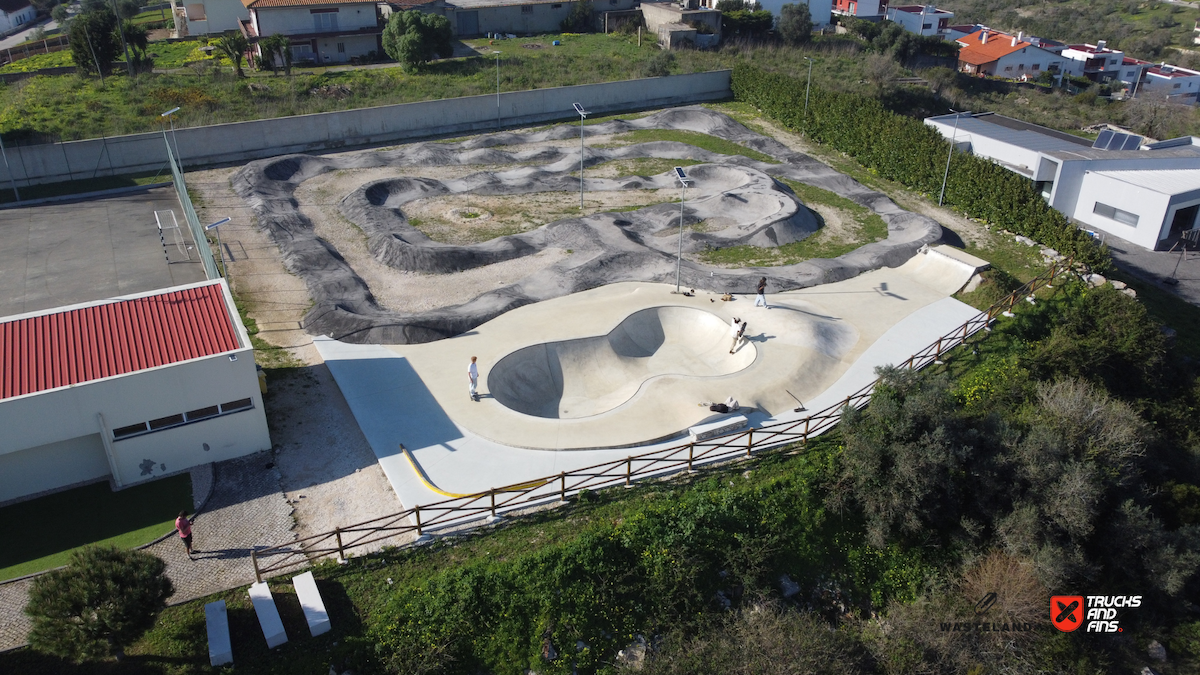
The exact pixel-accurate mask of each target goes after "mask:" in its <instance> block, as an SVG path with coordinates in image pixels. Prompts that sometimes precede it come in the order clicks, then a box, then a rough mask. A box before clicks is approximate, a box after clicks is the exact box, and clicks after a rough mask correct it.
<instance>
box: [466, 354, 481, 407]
mask: <svg viewBox="0 0 1200 675" xmlns="http://www.w3.org/2000/svg"><path fill="white" fill-rule="evenodd" d="M475 359H476V357H474V356H472V357H471V365H469V366H467V380H468V381H469V382H470V383H471V384H470V386H469V387H468V388H467V391H468V392H469V393H470V394H471V400H472V401H478V400H479V394H477V393H476V387H478V386H479V366H477V365H475Z"/></svg>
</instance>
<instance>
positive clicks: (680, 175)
mask: <svg viewBox="0 0 1200 675" xmlns="http://www.w3.org/2000/svg"><path fill="white" fill-rule="evenodd" d="M675 177H676V178H677V179H678V180H679V255H678V257H677V258H676V259H675V294H676V295H679V270H680V268H681V267H683V205H684V204H685V203H686V202H687V184H688V180H689V179H688V177H687V174H685V173H684V172H683V169H682V168H681V167H678V166H677V167H675Z"/></svg>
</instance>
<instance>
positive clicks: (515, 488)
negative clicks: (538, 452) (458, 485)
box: [400, 443, 550, 499]
mask: <svg viewBox="0 0 1200 675" xmlns="http://www.w3.org/2000/svg"><path fill="white" fill-rule="evenodd" d="M400 452H402V453H404V458H405V459H407V460H408V465H409V466H411V467H412V470H413V473H415V474H417V478H419V479H421V483H422V484H423V485H424V486H425V487H426V488H428V489H429V491H430V492H435V493H437V494H439V495H441V496H443V497H450V498H452V499H458V498H461V497H478V496H480V495H485V494H487V492H470V493H459V492H446V491H445V490H443V489H441V488H439V487H438V486H436V485H434V484H433V483H432V482H431V481H430V480H429V477H428V476H426V475H425V470H424V469H422V468H421V465H420V464H417V458H416V457H413V456H412V452H410V451H409V449H408V448H406V447H404V444H403V443H401V444H400ZM549 482H550V479H543V480H532V481H529V482H528V483H517V484H516V485H506V486H505V487H502V488H496V492H520V491H521V490H529V489H532V488H539V487H541V486H543V485H545V484H546V483H549Z"/></svg>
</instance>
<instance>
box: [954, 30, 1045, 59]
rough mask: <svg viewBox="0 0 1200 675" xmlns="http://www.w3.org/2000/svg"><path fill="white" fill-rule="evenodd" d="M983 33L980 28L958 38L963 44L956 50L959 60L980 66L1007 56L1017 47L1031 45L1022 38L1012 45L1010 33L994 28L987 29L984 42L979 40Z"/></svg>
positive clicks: (1021, 47)
mask: <svg viewBox="0 0 1200 675" xmlns="http://www.w3.org/2000/svg"><path fill="white" fill-rule="evenodd" d="M983 33H984V31H981V30H980V31H975V32H974V33H971V34H970V35H964V36H963V37H960V38H958V40H957V42H958V43H959V44H960V45H962V46H963V47H962V49H960V50H958V60H959V61H962V62H963V63H969V64H971V65H973V66H981V65H983V64H985V63H991V62H992V61H995V60H996V59H998V58H1000V57H1002V56H1007V55H1008V54H1011V53H1013V52H1015V51H1017V50H1018V49H1023V48H1025V47H1032V46H1033V45H1032V44H1030V43H1028V42H1025V41H1023V40H1018V41H1017V44H1016V45H1015V46H1014V45H1013V43H1012V39H1013V36H1012V35H1006V34H1004V33H1001V32H999V31H994V30H989V31H987V33H988V40H987V43H986V44H985V43H983V42H980V36H982V35H983Z"/></svg>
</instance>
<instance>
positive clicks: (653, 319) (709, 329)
mask: <svg viewBox="0 0 1200 675" xmlns="http://www.w3.org/2000/svg"><path fill="white" fill-rule="evenodd" d="M731 342H732V338H731V336H730V325H729V324H728V323H726V322H725V321H724V320H722V319H721V318H719V317H717V316H716V315H714V314H712V313H711V312H706V311H704V310H701V309H695V308H691V307H651V308H648V309H643V310H640V311H637V312H634V313H633V314H630V315H629V316H628V317H626V319H625V320H624V321H622V322H621V323H620V324H618V325H617V326H616V327H615V328H613V329H612V330H611V331H609V333H608V334H607V335H600V336H595V337H587V338H579V339H574V340H563V341H558V342H545V343H542V344H537V345H532V346H529V347H525V348H523V349H519V350H517V351H515V352H512V353H510V354H508V355H507V356H505V357H503V358H502V359H500V361H499V362H497V363H496V366H495V367H494V368H492V370H491V372H490V373H489V374H488V378H487V386H488V391H489V392H491V394H492V395H493V396H495V397H496V400H497V401H499V402H500V403H501V404H502V405H504V406H505V407H507V408H510V409H512V410H516V411H517V412H521V413H525V414H526V415H534V416H536V417H545V418H551V419H573V418H580V417H590V416H592V415H598V414H600V413H603V412H606V411H608V410H612V409H613V408H616V407H618V406H620V405H621V404H623V403H625V402H626V401H628V400H629V399H631V398H633V396H634V394H636V393H637V392H638V390H639V389H641V387H642V386H643V384H644V383H646V382H647V381H649V380H652V379H654V378H657V377H661V376H663V375H678V376H685V377H714V376H720V375H729V374H731V373H736V372H738V371H739V370H742V369H744V368H746V367H747V366H749V365H750V364H752V363H754V359H755V356H756V354H757V352H756V349H755V347H754V345H753V344H751V343H748V342H747V343H744V344H743V345H741V347H740V348H739V349H738V351H737V353H735V354H730V353H729V347H730V343H731Z"/></svg>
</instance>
